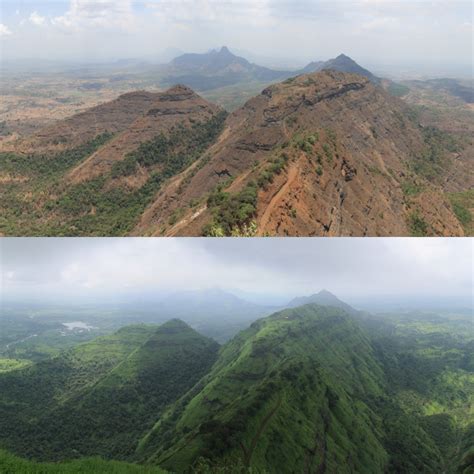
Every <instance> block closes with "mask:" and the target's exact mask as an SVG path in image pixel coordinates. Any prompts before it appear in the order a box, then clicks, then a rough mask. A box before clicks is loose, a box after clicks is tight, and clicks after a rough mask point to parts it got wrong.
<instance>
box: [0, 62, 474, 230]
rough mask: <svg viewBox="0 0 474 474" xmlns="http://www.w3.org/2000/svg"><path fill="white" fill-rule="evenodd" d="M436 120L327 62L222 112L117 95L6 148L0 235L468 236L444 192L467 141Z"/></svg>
mask: <svg viewBox="0 0 474 474" xmlns="http://www.w3.org/2000/svg"><path fill="white" fill-rule="evenodd" d="M340 58H341V57H339V59H340ZM345 58H346V57H343V58H342V59H343V62H345V63H347V59H350V58H347V59H345ZM354 64H355V63H354ZM374 82H375V83H374ZM433 125H435V124H432V123H429V122H427V121H426V120H424V118H423V115H422V114H421V113H420V112H419V110H414V109H413V108H411V107H409V106H407V105H406V103H405V102H403V101H402V100H400V99H399V98H396V97H393V96H392V95H390V94H389V93H388V92H387V91H386V90H385V89H384V88H383V87H380V86H379V85H378V83H377V81H374V80H373V78H370V77H365V76H363V75H360V74H352V73H345V72H340V71H335V70H326V69H325V70H323V71H321V72H316V73H310V74H302V75H299V76H296V77H292V78H288V79H286V80H284V81H283V82H281V83H278V84H273V85H270V86H268V87H267V88H265V89H264V90H263V91H262V92H261V93H260V94H258V95H257V96H255V97H253V98H251V99H250V100H248V101H247V102H246V103H245V104H244V106H242V107H240V108H239V109H237V110H236V111H234V112H233V113H231V114H230V115H228V116H227V117H226V112H225V111H224V110H223V109H221V108H220V107H218V106H216V105H214V104H212V103H210V102H209V101H206V100H205V99H203V98H202V97H200V96H199V95H198V94H196V93H195V92H194V91H193V90H192V89H190V88H189V87H186V86H179V85H178V86H173V87H171V88H170V89H168V90H167V91H165V92H158V93H153V92H145V91H138V92H132V93H127V94H124V95H121V96H120V97H118V98H117V99H116V100H114V101H111V102H107V103H105V104H101V105H99V106H96V107H93V108H91V109H89V110H86V111H84V112H81V113H79V114H77V115H74V116H72V117H70V118H68V119H65V120H61V121H58V122H56V123H55V124H52V125H49V126H48V127H46V128H44V129H41V130H40V131H38V132H35V133H34V134H32V135H30V136H29V137H27V138H26V139H23V140H19V141H16V142H9V143H8V147H9V148H8V147H5V146H4V147H3V150H4V151H3V153H2V154H1V158H2V160H1V162H0V164H1V167H0V175H1V177H2V181H3V182H4V183H6V184H7V186H5V187H4V190H3V193H4V196H5V197H6V198H7V199H8V200H9V203H8V202H7V201H5V202H7V204H6V205H5V208H4V209H5V217H4V218H3V221H0V231H1V232H3V233H5V234H7V235H18V234H21V235H25V234H26V235H37V234H40V235H44V234H46V235H58V234H61V235H64V234H65V235H124V234H133V235H167V236H175V235H188V236H190V235H193V236H194V235H216V236H219V235H262V236H263V235H292V236H293V235H294V236H299V235H302V236H303V235H307V236H339V235H348V236H378V235H394V236H398V235H446V236H452V235H464V234H465V233H466V231H467V232H469V227H468V226H466V222H465V219H464V218H465V217H466V214H465V212H464V211H465V210H466V204H465V203H464V204H462V205H461V207H462V209H460V208H459V206H458V205H457V204H456V206H457V207H456V206H455V205H454V204H453V201H452V199H451V195H448V194H446V191H448V192H449V193H451V194H452V193H455V194H456V196H457V193H465V192H466V191H469V189H470V187H472V182H473V181H472V168H471V167H470V165H469V163H470V160H471V159H472V157H471V158H470V157H469V152H466V149H467V150H469V144H468V143H466V142H462V141H457V140H456V139H455V138H453V137H452V136H451V135H450V134H449V133H447V132H445V131H441V130H439V129H438V128H436V127H435V126H433ZM458 162H460V163H458ZM36 168H38V169H37V170H35V169H36ZM469 169H471V172H469ZM53 170H54V171H53ZM459 170H464V171H463V172H459ZM463 196H464V195H463ZM467 207H469V205H467ZM467 212H468V213H469V212H470V211H469V208H468V210H467ZM460 216H461V218H460Z"/></svg>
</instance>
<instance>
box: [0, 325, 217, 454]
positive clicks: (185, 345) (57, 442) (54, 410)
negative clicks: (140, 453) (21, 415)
mask: <svg viewBox="0 0 474 474" xmlns="http://www.w3.org/2000/svg"><path fill="white" fill-rule="evenodd" d="M143 328H144V329H143V332H144V333H146V336H147V337H146V338H140V340H139V341H137V342H139V344H137V345H136V346H135V347H133V348H132V350H131V351H128V352H127V353H126V354H123V355H124V357H120V358H116V359H114V362H115V363H114V364H110V354H108V353H107V354H106V355H108V356H109V362H107V370H102V368H101V367H100V366H96V367H97V369H98V370H97V372H96V373H95V374H91V373H89V372H87V373H85V374H84V377H86V378H88V382H87V383H85V384H83V385H82V387H81V389H80V390H78V389H77V387H76V386H75V384H74V382H73V381H71V380H70V377H69V379H68V381H69V384H68V385H67V387H64V388H63V395H62V397H61V398H58V397H56V400H55V401H56V403H51V404H49V406H47V408H49V409H47V410H45V409H44V405H43V406H42V404H41V399H37V398H35V396H34V395H32V398H31V399H30V403H31V404H32V406H33V407H34V408H36V409H37V410H38V412H37V413H38V415H37V417H36V418H35V419H34V420H33V421H32V422H31V421H27V420H25V423H24V426H23V428H22V429H18V428H17V429H15V428H14V427H13V426H11V425H10V431H13V433H12V436H11V437H10V439H9V441H10V443H9V444H10V447H11V448H12V449H13V448H14V449H15V451H16V452H19V453H20V454H24V455H27V456H32V457H35V458H37V459H45V460H46V459H47V460H51V459H67V458H71V457H79V456H83V455H86V456H88V455H101V456H103V457H113V458H116V459H118V458H126V457H127V456H128V455H129V454H130V452H133V449H134V447H135V444H136V442H137V441H138V439H139V438H140V436H141V435H142V434H143V433H144V432H145V431H146V430H147V429H149V428H150V427H151V426H152V425H153V422H154V421H155V420H156V419H157V418H158V417H159V416H160V412H161V411H162V410H163V409H164V407H166V406H167V405H168V404H169V403H171V402H174V401H175V400H176V399H177V398H179V397H180V396H182V395H183V394H184V393H185V392H186V391H187V390H189V388H191V387H192V386H193V385H194V384H195V383H196V382H197V381H198V380H199V378H201V377H202V376H203V375H204V374H205V373H206V372H207V371H208V370H209V368H210V367H211V365H212V364H213V362H214V360H215V357H216V355H217V351H218V344H217V343H215V342H214V341H212V340H210V339H207V338H205V337H204V336H201V335H199V334H198V333H196V332H195V331H193V330H192V329H191V328H190V327H189V326H187V325H186V324H184V323H182V322H181V321H178V320H172V321H170V322H168V323H166V324H164V325H162V326H160V327H158V329H153V330H152V332H150V328H149V327H143ZM138 329H140V330H141V328H140V327H136V328H133V331H136V330H138ZM130 331H131V329H130V328H124V329H122V330H121V331H119V332H118V333H117V334H116V335H115V336H110V337H106V338H101V339H100V340H98V341H97V342H94V343H87V344H84V345H82V346H80V354H81V356H82V357H83V359H84V358H86V357H87V356H90V357H91V358H92V359H93V360H95V361H97V357H98V360H100V358H101V357H104V347H103V346H104V340H105V341H109V340H110V339H112V340H113V339H114V338H119V339H120V340H121V337H122V336H123V335H124V334H127V333H129V332H130ZM133 331H132V332H133ZM105 352H107V351H105ZM58 359H61V358H60V357H59V358H58ZM83 359H82V360H83ZM104 360H107V359H106V358H105V357H104ZM83 361H84V360H83ZM48 369H50V367H47V368H46V370H45V371H43V372H42V377H43V379H42V380H38V379H36V383H38V385H39V386H40V388H41V389H42V390H43V389H44V388H43V384H44V383H48V377H51V375H50V374H49V372H48ZM17 373H19V372H17ZM30 380H31V379H28V382H30ZM44 390H46V389H44ZM38 403H40V404H39V405H38ZM17 409H18V406H17ZM7 445H8V444H7Z"/></svg>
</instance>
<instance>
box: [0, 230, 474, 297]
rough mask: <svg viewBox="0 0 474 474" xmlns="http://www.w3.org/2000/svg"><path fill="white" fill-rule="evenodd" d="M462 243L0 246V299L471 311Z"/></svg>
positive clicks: (45, 242) (469, 248) (124, 241)
mask: <svg viewBox="0 0 474 474" xmlns="http://www.w3.org/2000/svg"><path fill="white" fill-rule="evenodd" d="M472 266H473V241H472V240H471V239H442V238H435V239H428V238H424V239H403V238H400V239H384V238H376V239H370V238H361V239H357V238H349V239H338V238H331V239H301V238H298V239H291V238H283V239H276V238H274V239H186V238H180V239H171V238H169V239H140V238H121V239H107V238H100V239H93V238H90V239H73V238H69V239H52V238H49V239H41V238H35V239H27V238H26V239H8V238H3V239H0V271H1V280H0V283H1V287H0V292H1V295H0V296H1V297H2V298H3V299H4V300H9V301H13V300H17V301H28V300H35V299H42V298H43V299H49V300H53V301H54V300H56V301H63V299H65V300H69V301H75V302H77V301H86V300H88V299H89V298H93V299H95V300H97V299H98V300H100V298H104V299H107V300H110V299H112V300H113V298H114V296H115V297H116V298H117V299H120V298H123V297H124V296H126V295H128V294H130V295H134V297H135V296H137V295H140V294H150V293H153V292H157V293H160V292H174V291H181V290H196V289H207V288H221V289H227V290H232V291H234V292H238V293H239V292H240V294H254V295H258V294H261V295H267V296H274V297H276V298H277V299H278V300H279V301H278V302H281V301H283V300H285V299H287V298H290V297H294V296H298V295H306V294H312V293H314V292H317V291H319V290H320V289H322V288H326V289H328V290H330V291H332V292H334V293H336V294H337V295H338V296H340V297H341V298H345V299H347V300H348V301H350V302H353V301H355V300H361V299H364V300H368V299H370V298H380V297H388V298H391V299H393V298H405V299H411V298H414V297H417V298H423V299H428V300H433V301H440V300H443V299H445V300H449V301H458V302H459V303H461V304H462V305H464V306H466V305H469V304H472V300H471V295H472V288H473V273H472V272H473V268H472Z"/></svg>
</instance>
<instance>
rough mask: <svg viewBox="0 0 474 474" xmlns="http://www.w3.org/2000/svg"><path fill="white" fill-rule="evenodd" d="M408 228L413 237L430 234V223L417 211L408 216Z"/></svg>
mask: <svg viewBox="0 0 474 474" xmlns="http://www.w3.org/2000/svg"><path fill="white" fill-rule="evenodd" d="M408 228H409V229H410V233H411V235H412V237H426V236H427V235H428V224H427V222H426V221H425V220H424V219H423V217H422V216H420V214H419V213H418V212H417V211H414V212H412V213H411V214H410V215H409V216H408Z"/></svg>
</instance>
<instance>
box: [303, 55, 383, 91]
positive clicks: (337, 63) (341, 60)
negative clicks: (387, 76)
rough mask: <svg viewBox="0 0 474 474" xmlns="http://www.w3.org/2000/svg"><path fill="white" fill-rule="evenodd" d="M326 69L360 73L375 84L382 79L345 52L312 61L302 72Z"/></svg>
mask: <svg viewBox="0 0 474 474" xmlns="http://www.w3.org/2000/svg"><path fill="white" fill-rule="evenodd" d="M324 69H332V70H334V71H339V72H349V73H353V74H359V75H361V76H364V77H366V78H367V79H369V80H370V81H371V82H373V83H374V84H378V83H379V82H380V79H379V78H378V77H377V76H374V75H373V74H372V73H371V72H370V71H368V70H367V69H364V68H363V67H362V66H359V64H357V63H356V62H355V61H354V60H353V59H352V58H350V57H349V56H347V55H346V54H344V53H341V54H340V55H339V56H337V57H335V58H333V59H329V60H328V61H314V62H311V63H309V64H308V65H307V66H306V67H305V68H304V69H302V70H301V71H300V74H307V73H312V72H318V71H323V70H324Z"/></svg>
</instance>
